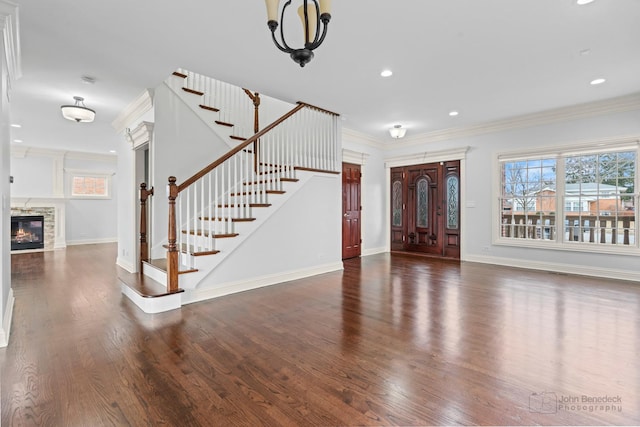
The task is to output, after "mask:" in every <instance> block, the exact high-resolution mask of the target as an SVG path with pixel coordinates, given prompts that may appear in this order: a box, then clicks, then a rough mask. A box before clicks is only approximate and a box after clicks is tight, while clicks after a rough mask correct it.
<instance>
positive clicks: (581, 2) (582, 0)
mask: <svg viewBox="0 0 640 427" xmlns="http://www.w3.org/2000/svg"><path fill="white" fill-rule="evenodd" d="M592 1H593V0H577V1H576V3H578V4H579V5H580V6H584V5H585V4H589V3H591V2H592Z"/></svg>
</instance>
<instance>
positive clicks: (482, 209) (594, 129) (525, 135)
mask: <svg viewBox="0 0 640 427" xmlns="http://www.w3.org/2000/svg"><path fill="white" fill-rule="evenodd" d="M570 111H571V109H568V110H567V111H564V113H565V115H566V117H568V119H566V120H563V121H555V122H547V123H546V124H545V123H542V124H537V125H532V126H527V127H517V128H512V129H507V130H502V131H495V132H488V131H487V132H485V133H481V131H480V129H477V130H476V131H475V132H470V135H469V136H459V137H453V138H447V137H443V136H442V135H439V136H438V138H433V139H437V140H435V141H434V140H433V139H430V138H428V136H424V137H423V138H421V137H416V138H413V139H409V140H407V141H406V142H402V141H400V142H394V145H393V148H392V147H391V146H389V147H388V148H387V149H383V148H380V145H379V144H377V145H376V144H373V143H368V142H366V140H365V139H363V138H360V139H359V138H357V137H353V136H350V135H346V136H345V138H344V147H345V148H349V149H352V150H356V151H357V150H361V151H362V152H363V153H366V154H368V155H370V157H369V158H368V160H367V164H366V165H365V166H364V167H363V170H364V176H363V178H364V181H363V213H362V215H363V220H362V221H363V236H366V237H363V253H366V252H367V251H370V250H372V249H373V248H377V247H378V245H380V244H381V243H382V242H385V243H384V245H385V247H386V250H388V238H387V235H388V232H389V231H388V230H389V228H388V212H387V209H386V206H388V205H385V204H386V203H388V202H387V200H388V197H389V190H388V188H386V187H387V184H386V181H385V174H386V170H385V169H384V159H391V158H395V157H399V156H409V155H413V156H417V157H418V158H422V159H426V160H427V161H428V159H429V155H430V153H433V152H437V151H442V150H451V149H456V148H463V147H469V150H468V152H467V154H466V161H465V170H464V171H463V174H464V182H463V183H462V186H463V191H464V195H465V196H464V200H462V226H463V234H462V241H461V244H462V252H463V257H462V258H463V260H467V261H477V262H485V263H495V264H504V265H513V266H521V267H529V268H536V269H547V270H556V271H566V272H570V273H583V274H592V275H599V276H605V277H617V278H630V279H635V280H640V273H639V272H640V270H639V269H638V256H637V255H619V254H591V253H585V252H578V251H566V250H544V249H533V248H521V247H512V246H501V245H495V244H493V239H492V237H493V236H492V228H491V224H492V222H493V221H494V218H493V211H492V207H493V206H492V203H493V201H494V199H495V198H494V195H495V193H493V191H497V189H496V190H493V188H492V183H493V182H494V181H495V178H496V177H495V176H494V175H495V174H496V172H495V169H493V167H494V160H495V159H496V156H497V154H498V153H504V152H509V151H518V150H523V149H533V148H537V147H553V146H558V145H573V144H576V143H583V142H588V141H595V140H600V139H606V138H609V137H615V136H630V135H631V136H638V138H639V139H640V108H638V109H635V110H632V111H622V112H615V111H613V112H609V113H606V112H605V113H602V114H599V115H593V114H581V115H580V114H579V115H577V116H576V117H574V118H571V114H566V113H567V112H569V113H570ZM579 111H585V110H584V109H579ZM552 120H553V119H552ZM381 163H382V165H381ZM378 190H379V191H380V194H383V195H384V198H385V202H384V203H382V204H381V203H380V200H379V197H377V194H376V193H377V192H378ZM471 206H474V207H471Z"/></svg>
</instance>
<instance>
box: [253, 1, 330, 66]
mask: <svg viewBox="0 0 640 427" xmlns="http://www.w3.org/2000/svg"><path fill="white" fill-rule="evenodd" d="M319 1H320V4H318V0H310V1H309V0H302V5H301V6H300V7H299V8H298V15H300V19H301V20H302V30H303V34H304V47H303V48H301V49H293V48H291V47H290V46H289V45H288V44H287V42H286V40H285V39H284V13H285V11H286V10H287V7H289V6H290V5H291V0H287V1H285V3H284V6H283V7H282V12H281V13H280V42H278V40H277V39H276V29H277V28H278V9H279V8H280V0H265V2H266V4H267V25H268V26H269V29H270V30H271V37H272V38H273V43H274V44H275V45H276V47H277V48H278V49H280V50H281V51H283V52H285V53H288V54H289V55H290V56H291V59H293V60H294V61H295V62H296V63H297V64H300V66H301V67H304V66H305V65H306V64H307V63H308V62H309V61H311V60H312V59H313V52H312V51H313V50H314V49H316V48H317V47H318V46H320V45H321V44H322V42H323V41H324V37H325V36H326V35H327V27H328V26H329V21H330V20H331V0H319ZM308 3H313V4H311V5H309V4H308ZM320 23H322V28H320Z"/></svg>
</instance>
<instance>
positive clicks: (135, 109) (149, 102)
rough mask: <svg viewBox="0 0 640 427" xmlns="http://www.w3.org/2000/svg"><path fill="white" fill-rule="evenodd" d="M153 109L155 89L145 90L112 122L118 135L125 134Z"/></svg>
mask: <svg viewBox="0 0 640 427" xmlns="http://www.w3.org/2000/svg"><path fill="white" fill-rule="evenodd" d="M152 108H153V89H145V90H144V92H142V93H141V94H140V95H139V96H138V97H137V98H136V99H134V100H133V101H132V102H131V103H130V104H129V105H127V106H126V107H125V109H124V110H122V112H121V113H120V114H118V117H116V118H115V120H114V121H113V122H111V127H113V128H114V129H115V130H116V132H117V133H122V132H124V131H125V130H126V129H127V128H128V127H129V126H131V125H132V124H133V123H134V122H135V121H136V120H137V119H139V118H140V117H142V115H143V114H145V113H146V112H148V111H151V109H152Z"/></svg>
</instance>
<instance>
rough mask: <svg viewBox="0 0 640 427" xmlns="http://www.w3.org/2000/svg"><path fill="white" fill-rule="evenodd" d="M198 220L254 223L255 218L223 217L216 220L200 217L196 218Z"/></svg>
mask: <svg viewBox="0 0 640 427" xmlns="http://www.w3.org/2000/svg"><path fill="white" fill-rule="evenodd" d="M198 219H199V220H202V221H211V220H214V221H231V222H251V221H255V220H256V219H255V218H223V217H218V218H211V217H208V216H200V217H198Z"/></svg>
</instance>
